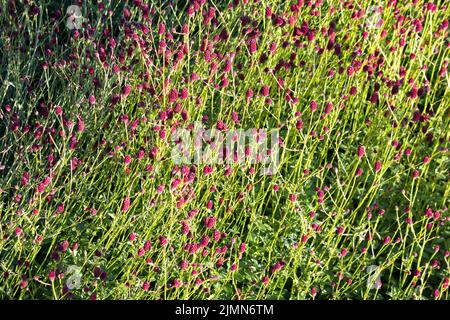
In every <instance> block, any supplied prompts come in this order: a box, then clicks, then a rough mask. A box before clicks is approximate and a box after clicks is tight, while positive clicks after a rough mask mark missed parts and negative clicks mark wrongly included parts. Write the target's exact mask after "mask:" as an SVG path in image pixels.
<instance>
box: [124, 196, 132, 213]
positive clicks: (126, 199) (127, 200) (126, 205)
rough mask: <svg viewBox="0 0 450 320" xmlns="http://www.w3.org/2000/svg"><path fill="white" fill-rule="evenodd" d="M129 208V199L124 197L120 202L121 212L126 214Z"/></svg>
mask: <svg viewBox="0 0 450 320" xmlns="http://www.w3.org/2000/svg"><path fill="white" fill-rule="evenodd" d="M129 208H130V198H129V197H125V199H123V202H122V212H127V211H128V209H129Z"/></svg>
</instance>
